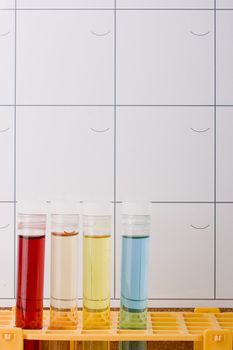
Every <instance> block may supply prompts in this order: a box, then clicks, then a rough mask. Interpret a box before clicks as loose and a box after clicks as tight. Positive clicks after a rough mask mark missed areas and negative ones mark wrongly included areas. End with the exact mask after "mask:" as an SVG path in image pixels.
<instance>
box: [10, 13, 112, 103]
mask: <svg viewBox="0 0 233 350" xmlns="http://www.w3.org/2000/svg"><path fill="white" fill-rule="evenodd" d="M17 17H18V19H17V24H18V26H17V31H18V35H17V103H18V104H26V105H28V104H37V105H38V104H42V105H46V104H49V105H53V104H56V105H63V104H68V105H75V104H84V105H85V104H112V103H113V87H114V84H113V79H114V74H113V71H114V69H113V64H114V61H113V54H114V52H113V48H114V44H113V37H114V33H113V28H114V22H113V19H114V13H113V11H90V10H88V11H43V10H42V11H20V12H19V13H18V16H17ZM41 23H43V26H42V25H41Z"/></svg>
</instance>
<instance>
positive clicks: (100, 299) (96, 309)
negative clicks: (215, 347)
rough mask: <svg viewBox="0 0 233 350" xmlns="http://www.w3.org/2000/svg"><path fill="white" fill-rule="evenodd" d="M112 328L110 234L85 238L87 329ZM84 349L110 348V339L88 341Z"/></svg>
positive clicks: (84, 275)
mask: <svg viewBox="0 0 233 350" xmlns="http://www.w3.org/2000/svg"><path fill="white" fill-rule="evenodd" d="M109 327H110V236H84V239H83V328H84V329H108V328H109ZM83 348H84V350H108V349H109V342H104V341H103V342H84V343H83Z"/></svg>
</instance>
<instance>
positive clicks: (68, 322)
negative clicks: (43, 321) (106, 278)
mask: <svg viewBox="0 0 233 350" xmlns="http://www.w3.org/2000/svg"><path fill="white" fill-rule="evenodd" d="M78 235H79V214H78V207H77V204H76V203H75V202H71V201H56V202H52V203H51V298H50V329H64V330H71V329H76V328H77V324H78V314H77V297H78V296H77V294H78V293H77V288H78ZM61 345H62V349H63V350H65V349H66V348H67V349H69V342H66V343H62V344H61V343H60V342H51V343H50V349H57V350H58V349H60V348H61Z"/></svg>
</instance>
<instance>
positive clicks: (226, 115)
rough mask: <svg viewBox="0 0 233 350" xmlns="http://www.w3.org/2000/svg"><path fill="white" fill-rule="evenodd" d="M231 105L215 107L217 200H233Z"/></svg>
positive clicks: (232, 116) (232, 113) (232, 110)
mask: <svg viewBox="0 0 233 350" xmlns="http://www.w3.org/2000/svg"><path fill="white" fill-rule="evenodd" d="M232 133H233V107H218V109H217V200H218V201H219V202H233V181H232V179H233V155H232V152H231V150H232V147H233V138H232Z"/></svg>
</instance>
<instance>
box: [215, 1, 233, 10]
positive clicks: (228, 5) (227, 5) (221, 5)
mask: <svg viewBox="0 0 233 350" xmlns="http://www.w3.org/2000/svg"><path fill="white" fill-rule="evenodd" d="M217 8H218V9H233V2H232V0H217Z"/></svg>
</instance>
